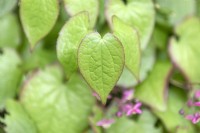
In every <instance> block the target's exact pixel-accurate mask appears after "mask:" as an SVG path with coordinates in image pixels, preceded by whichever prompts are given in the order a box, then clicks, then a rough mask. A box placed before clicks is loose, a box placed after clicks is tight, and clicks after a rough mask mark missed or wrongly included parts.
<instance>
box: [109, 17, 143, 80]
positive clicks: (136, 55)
mask: <svg viewBox="0 0 200 133" xmlns="http://www.w3.org/2000/svg"><path fill="white" fill-rule="evenodd" d="M113 29H114V32H113V34H114V35H115V36H116V37H117V38H118V39H119V40H120V41H121V42H122V45H123V46H124V53H125V65H126V67H127V68H128V69H129V70H130V71H131V72H132V73H133V74H134V75H135V77H136V78H137V79H138V80H139V72H140V61H141V51H140V42H139V37H138V34H137V32H136V31H135V30H134V29H133V28H132V27H130V26H129V25H127V24H125V23H124V22H123V21H122V20H120V19H119V18H118V17H116V16H113ZM127 36H128V38H127Z"/></svg>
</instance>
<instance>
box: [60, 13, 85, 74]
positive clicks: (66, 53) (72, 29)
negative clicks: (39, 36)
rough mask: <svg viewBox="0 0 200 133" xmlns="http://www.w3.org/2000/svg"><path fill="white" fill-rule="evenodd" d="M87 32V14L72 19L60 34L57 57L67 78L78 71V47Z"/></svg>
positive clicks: (80, 14)
mask: <svg viewBox="0 0 200 133" xmlns="http://www.w3.org/2000/svg"><path fill="white" fill-rule="evenodd" d="M88 32H89V17H88V13H87V12H82V13H79V14H78V15H76V16H74V17H72V18H71V19H70V20H69V21H68V22H67V23H66V24H65V26H64V27H63V28H62V30H61V32H60V35H59V38H58V42H57V55H58V59H59V61H60V62H61V64H62V65H63V66H64V68H65V71H66V74H67V77H68V78H69V77H70V76H71V74H72V73H74V72H75V71H77V69H78V64H77V51H78V47H79V44H80V43H81V40H82V39H83V38H84V37H85V36H86V34H87V33H88Z"/></svg>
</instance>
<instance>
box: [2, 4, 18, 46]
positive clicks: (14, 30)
mask: <svg viewBox="0 0 200 133" xmlns="http://www.w3.org/2000/svg"><path fill="white" fill-rule="evenodd" d="M0 3H1V2H0ZM0 9H1V8H0ZM0 29H1V32H0V48H2V47H16V46H18V45H19V43H20V42H21V32H20V28H19V23H18V21H17V18H16V16H15V15H14V14H12V13H10V14H7V15H4V16H3V17H1V18H0Z"/></svg>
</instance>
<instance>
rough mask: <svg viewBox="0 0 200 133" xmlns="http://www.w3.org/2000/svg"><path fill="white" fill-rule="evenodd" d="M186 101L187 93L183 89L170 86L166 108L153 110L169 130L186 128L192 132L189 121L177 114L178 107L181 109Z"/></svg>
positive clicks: (189, 132)
mask: <svg viewBox="0 0 200 133" xmlns="http://www.w3.org/2000/svg"><path fill="white" fill-rule="evenodd" d="M186 101H187V95H186V94H185V93H184V91H183V90H181V89H179V88H174V87H172V88H170V89H169V98H168V102H167V109H166V110H165V111H156V110H155V111H154V113H155V114H156V115H157V116H158V117H159V118H160V119H161V121H162V122H163V123H164V125H165V127H166V129H167V130H168V131H169V132H175V131H177V130H182V131H184V130H186V131H187V132H188V133H193V132H194V131H192V130H194V129H192V127H191V123H190V121H188V120H186V119H185V118H184V117H183V116H182V115H180V114H179V111H180V109H182V107H183V106H184V104H185V103H186ZM177 127H179V128H177ZM188 127H189V128H188ZM183 129H184V130H183ZM180 133H182V132H180Z"/></svg>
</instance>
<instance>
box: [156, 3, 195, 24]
mask: <svg viewBox="0 0 200 133" xmlns="http://www.w3.org/2000/svg"><path fill="white" fill-rule="evenodd" d="M156 6H157V8H158V9H159V10H162V11H163V12H168V13H167V17H168V19H167V20H166V21H167V22H169V23H170V24H171V25H175V24H177V23H180V22H181V21H182V20H183V19H184V18H186V17H187V16H191V15H193V14H195V11H196V10H195V9H196V3H195V0H156Z"/></svg>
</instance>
